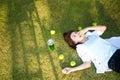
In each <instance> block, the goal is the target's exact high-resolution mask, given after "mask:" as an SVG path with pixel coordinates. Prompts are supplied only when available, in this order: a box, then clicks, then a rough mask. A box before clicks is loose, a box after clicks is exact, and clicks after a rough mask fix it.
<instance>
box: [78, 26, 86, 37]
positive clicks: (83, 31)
mask: <svg viewBox="0 0 120 80" xmlns="http://www.w3.org/2000/svg"><path fill="white" fill-rule="evenodd" d="M86 32H88V28H84V29H82V30H80V31H79V35H80V36H83V35H84V34H85V33H86Z"/></svg>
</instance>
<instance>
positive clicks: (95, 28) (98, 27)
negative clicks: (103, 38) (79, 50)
mask: <svg viewBox="0 0 120 80" xmlns="http://www.w3.org/2000/svg"><path fill="white" fill-rule="evenodd" d="M89 30H97V31H101V32H102V33H104V31H105V30H106V26H93V27H87V28H84V29H82V30H81V31H80V32H79V33H80V34H85V33H86V32H88V31H89Z"/></svg>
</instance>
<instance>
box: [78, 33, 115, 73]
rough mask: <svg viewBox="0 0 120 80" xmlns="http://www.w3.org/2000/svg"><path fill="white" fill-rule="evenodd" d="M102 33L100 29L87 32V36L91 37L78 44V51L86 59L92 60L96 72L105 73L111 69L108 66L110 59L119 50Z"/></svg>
mask: <svg viewBox="0 0 120 80" xmlns="http://www.w3.org/2000/svg"><path fill="white" fill-rule="evenodd" d="M101 34H102V33H101V32H100V31H94V32H92V33H91V32H87V33H86V35H85V36H86V37H87V38H88V39H89V40H88V41H86V42H85V43H83V44H78V45H77V48H76V50H77V53H78V55H79V56H80V58H81V59H82V61H83V62H85V61H92V62H93V63H94V65H95V67H96V73H104V72H106V71H111V69H109V68H108V60H109V59H110V57H111V56H112V55H113V53H114V52H115V51H116V50H117V48H116V47H114V46H113V45H111V44H110V43H109V42H108V41H106V40H104V39H102V38H101V37H99V36H100V35H101Z"/></svg>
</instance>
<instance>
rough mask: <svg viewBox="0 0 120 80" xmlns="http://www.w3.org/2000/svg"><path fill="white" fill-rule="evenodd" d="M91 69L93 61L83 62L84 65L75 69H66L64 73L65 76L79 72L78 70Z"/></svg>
mask: <svg viewBox="0 0 120 80" xmlns="http://www.w3.org/2000/svg"><path fill="white" fill-rule="evenodd" d="M89 67H91V61H86V62H83V64H81V65H79V66H77V67H74V68H69V67H67V68H64V69H63V70H62V72H63V73H64V74H69V73H70V72H74V71H77V70H83V69H87V68H89Z"/></svg>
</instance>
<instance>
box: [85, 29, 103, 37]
mask: <svg viewBox="0 0 120 80" xmlns="http://www.w3.org/2000/svg"><path fill="white" fill-rule="evenodd" d="M102 33H103V32H101V31H98V30H95V31H92V32H90V31H88V32H87V33H86V35H85V36H86V37H88V36H91V35H98V36H101V35H102Z"/></svg>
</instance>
